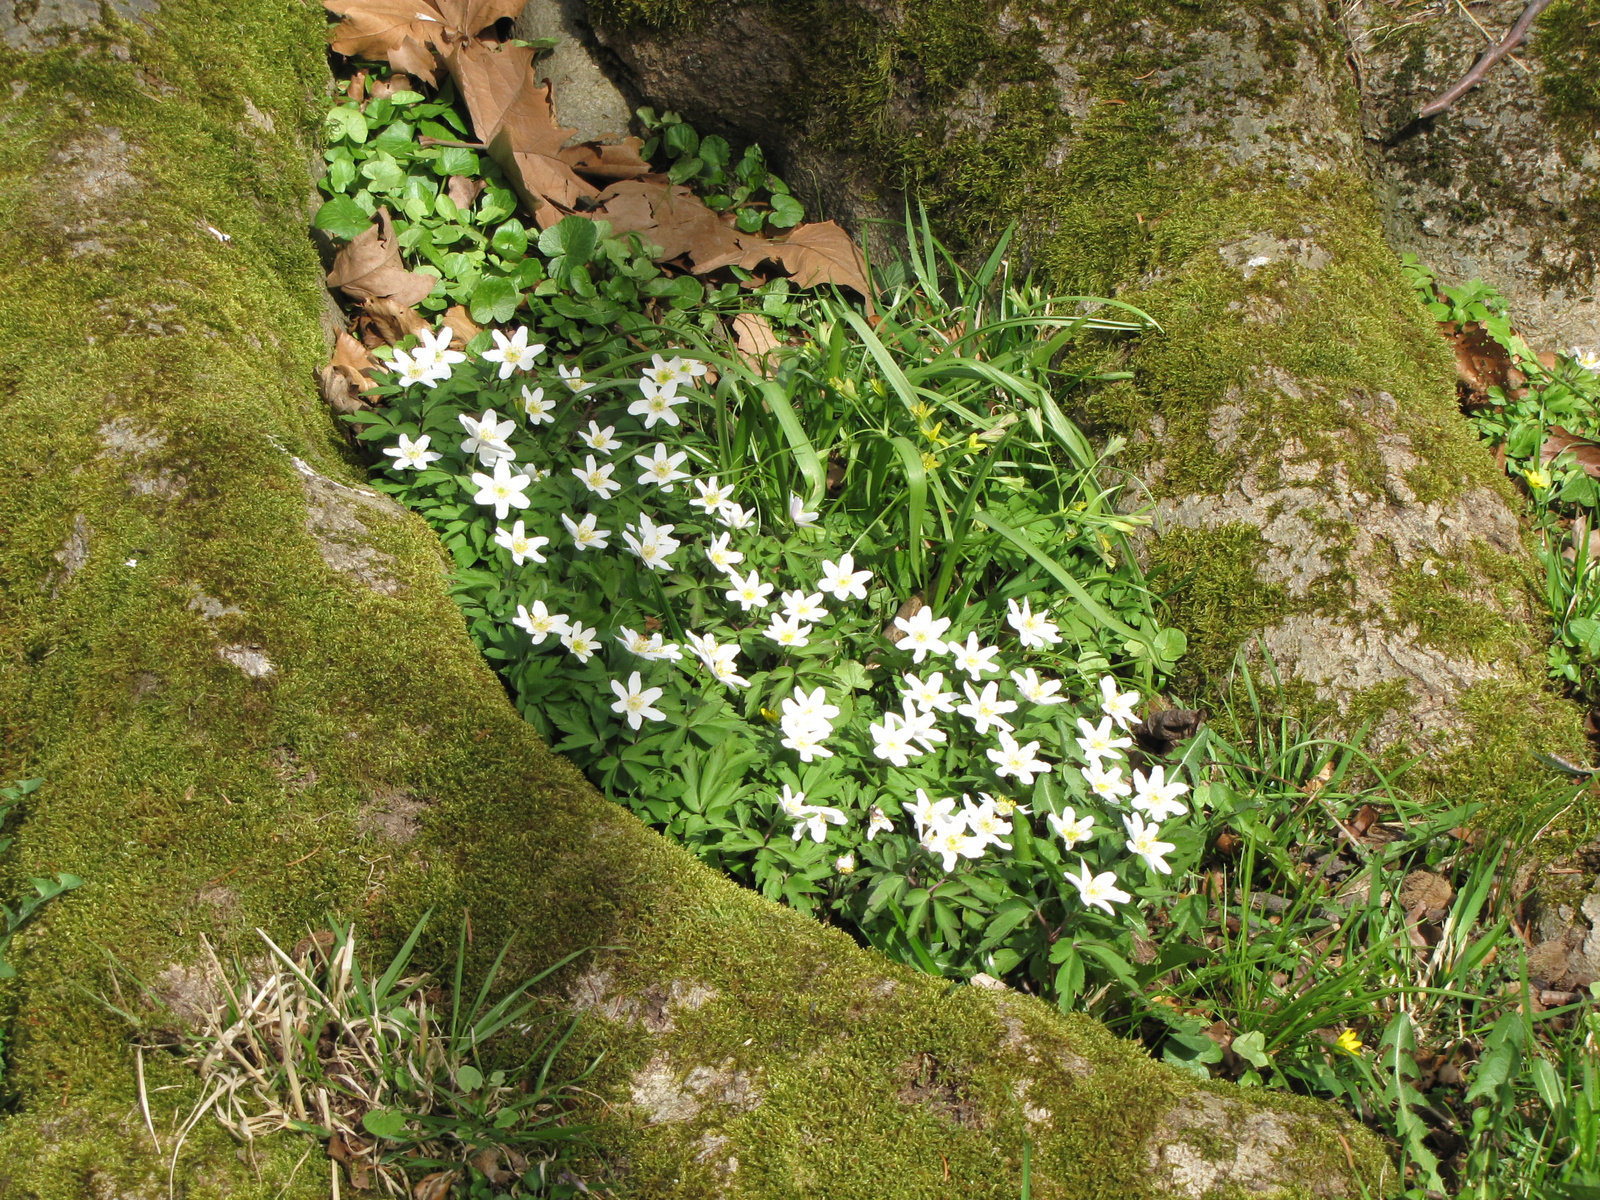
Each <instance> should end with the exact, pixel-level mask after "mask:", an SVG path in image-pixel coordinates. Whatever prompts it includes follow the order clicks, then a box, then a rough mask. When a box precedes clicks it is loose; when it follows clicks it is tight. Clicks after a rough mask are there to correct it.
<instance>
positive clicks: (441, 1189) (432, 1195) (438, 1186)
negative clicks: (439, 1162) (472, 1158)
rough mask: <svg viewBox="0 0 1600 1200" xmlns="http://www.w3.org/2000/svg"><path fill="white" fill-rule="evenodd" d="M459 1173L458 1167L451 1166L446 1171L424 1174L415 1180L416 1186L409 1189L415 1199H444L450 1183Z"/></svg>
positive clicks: (448, 1192)
mask: <svg viewBox="0 0 1600 1200" xmlns="http://www.w3.org/2000/svg"><path fill="white" fill-rule="evenodd" d="M460 1174H461V1172H460V1170H459V1169H454V1168H452V1169H451V1170H448V1171H435V1172H433V1174H431V1175H424V1176H423V1177H422V1178H421V1179H419V1180H417V1183H416V1186H415V1187H413V1188H412V1189H411V1195H412V1196H413V1197H414V1198H415V1200H445V1197H446V1196H448V1195H449V1194H450V1185H451V1184H453V1183H454V1182H455V1181H456V1178H457V1177H458V1176H459V1175H460Z"/></svg>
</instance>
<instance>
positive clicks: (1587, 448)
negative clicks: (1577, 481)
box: [1539, 425, 1600, 479]
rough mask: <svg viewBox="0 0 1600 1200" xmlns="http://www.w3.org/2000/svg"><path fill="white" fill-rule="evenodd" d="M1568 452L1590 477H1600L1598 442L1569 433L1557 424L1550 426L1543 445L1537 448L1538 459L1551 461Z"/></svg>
mask: <svg viewBox="0 0 1600 1200" xmlns="http://www.w3.org/2000/svg"><path fill="white" fill-rule="evenodd" d="M1568 452H1570V453H1571V454H1572V457H1573V460H1574V461H1576V462H1577V464H1578V465H1579V466H1580V467H1582V468H1583V473H1584V474H1585V475H1587V476H1589V478H1591V479H1600V442H1592V441H1590V440H1589V439H1588V438H1581V437H1578V436H1577V435H1576V434H1573V433H1569V432H1567V431H1566V430H1565V429H1563V428H1562V427H1561V426H1559V425H1552V426H1550V428H1549V430H1548V431H1547V432H1546V433H1545V437H1544V445H1543V446H1541V447H1540V448H1539V461H1540V462H1541V463H1551V462H1554V461H1555V460H1556V459H1558V458H1560V457H1561V456H1562V455H1563V454H1566V453H1568Z"/></svg>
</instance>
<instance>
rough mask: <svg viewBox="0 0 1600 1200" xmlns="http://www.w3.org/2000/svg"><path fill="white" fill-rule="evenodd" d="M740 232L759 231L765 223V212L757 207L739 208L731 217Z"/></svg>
mask: <svg viewBox="0 0 1600 1200" xmlns="http://www.w3.org/2000/svg"><path fill="white" fill-rule="evenodd" d="M733 221H734V224H736V225H737V226H738V227H739V230H740V232H742V233H760V232H761V227H762V226H763V225H765V224H766V223H767V214H766V213H764V212H762V211H761V210H760V209H758V208H741V209H740V210H739V211H738V212H737V213H736V214H735V215H734V218H733Z"/></svg>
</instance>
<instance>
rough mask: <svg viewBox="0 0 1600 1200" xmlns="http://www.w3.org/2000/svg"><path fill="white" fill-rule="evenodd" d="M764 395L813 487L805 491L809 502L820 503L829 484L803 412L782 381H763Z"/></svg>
mask: <svg viewBox="0 0 1600 1200" xmlns="http://www.w3.org/2000/svg"><path fill="white" fill-rule="evenodd" d="M761 396H762V398H763V399H764V400H766V402H767V407H768V408H770V409H771V410H772V415H773V416H775V417H777V418H778V424H779V425H780V426H781V427H782V429H783V436H784V437H785V438H787V439H788V441H789V449H790V450H792V451H793V452H794V460H795V464H796V465H797V466H799V468H800V473H801V474H802V475H804V476H805V478H806V485H807V487H808V488H809V489H810V490H809V491H808V493H807V495H806V504H807V506H808V507H809V506H813V505H816V504H819V503H821V501H822V494H823V492H824V491H825V490H826V487H827V473H826V472H825V471H824V470H823V469H822V459H821V458H819V457H818V455H817V448H816V447H815V446H813V445H812V444H811V439H810V438H808V437H807V436H806V431H805V427H804V426H802V425H801V424H800V414H799V413H797V412H795V410H794V404H793V403H792V402H791V401H790V399H789V393H788V392H786V391H785V390H784V389H783V387H782V385H781V384H777V383H763V384H762V385H761Z"/></svg>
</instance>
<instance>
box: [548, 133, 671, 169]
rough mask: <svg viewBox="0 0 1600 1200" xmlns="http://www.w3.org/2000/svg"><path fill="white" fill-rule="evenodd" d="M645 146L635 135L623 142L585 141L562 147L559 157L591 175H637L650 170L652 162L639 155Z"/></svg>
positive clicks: (572, 166) (573, 167)
mask: <svg viewBox="0 0 1600 1200" xmlns="http://www.w3.org/2000/svg"><path fill="white" fill-rule="evenodd" d="M643 146H644V143H643V142H642V141H640V140H639V139H638V138H636V137H631V138H624V139H623V140H622V141H620V142H604V143H602V142H582V143H580V144H578V145H576V146H566V147H563V148H562V150H561V152H560V154H559V155H558V156H557V157H559V158H560V159H561V161H562V162H564V163H566V164H567V166H569V167H571V168H572V169H573V170H574V171H576V172H578V174H580V175H586V176H588V177H589V178H590V179H638V178H639V177H640V176H641V175H648V174H650V164H649V163H647V162H645V160H644V159H642V158H640V157H639V150H640V149H641V147H643Z"/></svg>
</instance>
